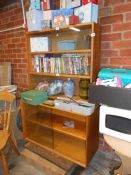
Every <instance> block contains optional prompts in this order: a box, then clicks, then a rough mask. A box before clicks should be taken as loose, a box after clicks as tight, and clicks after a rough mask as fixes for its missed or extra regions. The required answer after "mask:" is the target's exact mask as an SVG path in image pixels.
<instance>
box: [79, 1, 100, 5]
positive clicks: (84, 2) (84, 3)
mask: <svg viewBox="0 0 131 175" xmlns="http://www.w3.org/2000/svg"><path fill="white" fill-rule="evenodd" d="M90 2H92V3H94V4H98V0H82V5H86V4H88V3H90Z"/></svg>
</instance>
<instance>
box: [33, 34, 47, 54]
mask: <svg viewBox="0 0 131 175" xmlns="http://www.w3.org/2000/svg"><path fill="white" fill-rule="evenodd" d="M30 46H31V52H44V51H49V39H48V37H32V38H30Z"/></svg>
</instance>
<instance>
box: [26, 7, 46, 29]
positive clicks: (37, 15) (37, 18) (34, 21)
mask: <svg viewBox="0 0 131 175" xmlns="http://www.w3.org/2000/svg"><path fill="white" fill-rule="evenodd" d="M26 16H27V25H28V31H36V30H42V26H41V21H42V19H43V12H42V11H41V10H35V9H34V10H29V11H28V12H26Z"/></svg>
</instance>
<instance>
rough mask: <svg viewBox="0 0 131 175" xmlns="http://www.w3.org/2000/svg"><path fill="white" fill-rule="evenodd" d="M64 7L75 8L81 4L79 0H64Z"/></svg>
mask: <svg viewBox="0 0 131 175" xmlns="http://www.w3.org/2000/svg"><path fill="white" fill-rule="evenodd" d="M65 2H66V8H75V7H79V6H81V0H75V1H74V0H65Z"/></svg>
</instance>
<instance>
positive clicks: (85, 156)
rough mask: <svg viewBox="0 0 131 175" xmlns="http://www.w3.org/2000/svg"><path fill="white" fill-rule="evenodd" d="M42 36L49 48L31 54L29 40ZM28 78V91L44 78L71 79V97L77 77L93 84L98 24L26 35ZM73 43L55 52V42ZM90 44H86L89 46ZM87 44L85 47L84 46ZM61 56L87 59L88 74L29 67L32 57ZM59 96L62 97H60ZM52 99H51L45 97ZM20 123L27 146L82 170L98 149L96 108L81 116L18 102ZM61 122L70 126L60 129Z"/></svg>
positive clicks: (50, 107)
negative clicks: (73, 45) (81, 167)
mask: <svg viewBox="0 0 131 175" xmlns="http://www.w3.org/2000/svg"><path fill="white" fill-rule="evenodd" d="M72 27H75V28H78V29H80V31H79V32H76V31H73V30H71V28H72ZM41 36H46V37H48V38H49V40H50V43H51V44H50V49H49V51H48V52H47V51H46V52H31V48H30V37H41ZM26 38H27V55H28V65H29V67H28V71H29V72H28V75H29V85H30V89H33V88H35V86H36V85H37V84H38V82H40V81H42V80H43V79H46V80H48V81H52V80H54V79H56V78H60V79H63V80H64V79H66V78H71V79H73V80H74V81H75V84H76V86H75V87H76V90H75V96H74V98H76V99H80V97H79V86H78V84H79V80H80V78H84V79H89V80H90V82H93V81H94V80H95V79H96V76H97V74H98V70H99V50H100V43H99V42H100V39H99V25H98V24H96V23H84V24H77V25H74V26H71V25H70V26H64V27H60V28H59V30H56V29H53V28H51V29H46V30H42V31H34V32H27V33H26ZM71 39H73V40H74V41H75V43H76V48H75V50H58V49H57V47H56V45H57V42H58V41H59V40H71ZM89 42H90V43H89ZM86 44H87V45H86ZM63 54H76V55H78V56H79V55H82V56H84V57H88V59H89V60H88V62H89V69H90V70H89V73H88V74H87V73H85V74H78V73H77V74H73V73H71V74H67V73H51V72H43V71H39V72H36V71H35V70H34V68H33V64H32V62H33V61H32V58H33V56H34V55H46V56H48V57H49V55H51V56H53V57H55V56H59V57H62V55H63ZM60 96H63V94H61V95H60ZM49 98H51V99H55V98H56V96H55V97H51V96H50V97H49ZM21 113H22V124H23V130H24V137H25V138H26V139H27V140H28V141H29V142H31V143H34V144H35V145H37V146H40V147H43V148H44V149H46V150H50V151H51V152H53V153H56V154H58V155H60V156H63V157H64V158H67V159H68V160H71V161H72V162H74V163H76V164H78V165H80V166H83V167H86V166H87V165H88V163H89V162H90V160H91V158H92V157H93V155H94V154H95V152H96V150H97V148H98V140H99V129H98V125H99V121H98V120H99V117H98V108H96V109H95V111H94V113H93V114H92V115H90V116H84V115H80V114H77V113H75V112H70V111H65V110H61V109H57V108H55V107H54V106H48V105H45V104H40V105H38V106H33V105H29V104H26V103H23V102H22V101H21ZM65 121H73V123H74V127H73V128H68V127H65V126H64V122H65Z"/></svg>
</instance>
